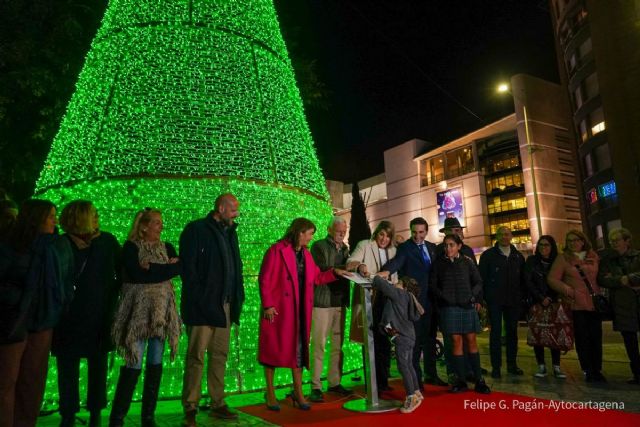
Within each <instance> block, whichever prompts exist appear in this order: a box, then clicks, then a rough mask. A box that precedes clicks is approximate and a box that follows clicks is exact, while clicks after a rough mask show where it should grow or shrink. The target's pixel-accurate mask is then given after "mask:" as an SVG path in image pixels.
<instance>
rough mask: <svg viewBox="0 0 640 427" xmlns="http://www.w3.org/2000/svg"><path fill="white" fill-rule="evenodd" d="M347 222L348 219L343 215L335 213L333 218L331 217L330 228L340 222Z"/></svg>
mask: <svg viewBox="0 0 640 427" xmlns="http://www.w3.org/2000/svg"><path fill="white" fill-rule="evenodd" d="M346 223H347V220H346V219H344V218H343V217H341V216H337V215H334V216H333V218H331V221H329V228H331V229H333V228H334V227H335V226H336V225H338V224H346Z"/></svg>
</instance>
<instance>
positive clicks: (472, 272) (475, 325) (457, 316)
mask: <svg viewBox="0 0 640 427" xmlns="http://www.w3.org/2000/svg"><path fill="white" fill-rule="evenodd" d="M443 243H444V253H445V256H441V257H438V259H437V260H436V262H435V268H434V269H433V270H432V274H431V282H430V284H429V286H430V288H431V289H432V290H433V293H434V294H435V295H436V296H437V298H438V305H439V307H440V309H439V312H440V327H441V329H442V333H443V334H447V335H449V336H450V337H451V344H452V347H453V348H452V349H451V353H452V362H453V363H452V364H453V367H454V369H455V372H456V377H457V378H456V382H455V384H453V385H452V387H451V389H450V391H451V392H452V393H460V392H463V391H466V390H467V382H466V364H465V357H464V344H466V346H467V348H468V349H469V353H468V356H469V362H470V364H471V369H472V370H473V375H474V377H475V378H476V385H475V391H476V392H477V393H482V394H488V393H490V392H491V390H490V389H489V387H488V386H487V385H486V384H485V382H484V379H483V378H482V371H481V369H480V353H479V352H478V344H477V342H476V333H478V332H480V330H481V328H480V319H479V318H478V310H479V309H480V301H482V278H481V277H480V271H478V267H476V264H475V262H473V260H472V259H470V258H469V257H467V256H465V255H463V254H461V253H460V249H461V248H462V239H461V238H460V236H458V235H456V234H449V235H447V236H446V237H445V238H444V242H443Z"/></svg>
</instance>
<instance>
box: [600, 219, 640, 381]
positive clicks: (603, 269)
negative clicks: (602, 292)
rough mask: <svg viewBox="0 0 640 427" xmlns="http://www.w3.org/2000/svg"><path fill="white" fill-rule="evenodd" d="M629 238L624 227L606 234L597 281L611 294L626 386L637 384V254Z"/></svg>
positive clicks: (639, 307)
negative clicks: (628, 373) (626, 363)
mask: <svg viewBox="0 0 640 427" xmlns="http://www.w3.org/2000/svg"><path fill="white" fill-rule="evenodd" d="M631 238H632V236H631V233H630V232H629V230H627V229H626V228H616V229H614V230H611V231H610V232H609V243H610V244H611V250H609V251H606V252H605V253H604V255H603V257H602V261H601V262H600V271H599V272H598V282H599V283H600V285H601V286H602V287H604V288H609V289H610V292H611V293H610V297H611V305H612V306H613V313H614V316H613V329H614V330H616V331H619V332H620V333H621V334H622V338H623V339H624V347H625V349H626V350H627V356H628V357H629V364H630V366H631V372H632V373H633V377H632V378H631V379H630V380H629V381H627V383H629V384H640V350H639V349H638V331H639V330H640V251H638V250H637V249H633V248H632V247H631Z"/></svg>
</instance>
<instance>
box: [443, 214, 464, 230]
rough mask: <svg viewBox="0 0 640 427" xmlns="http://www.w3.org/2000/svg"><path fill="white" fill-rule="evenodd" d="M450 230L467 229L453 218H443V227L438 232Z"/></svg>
mask: <svg viewBox="0 0 640 427" xmlns="http://www.w3.org/2000/svg"><path fill="white" fill-rule="evenodd" d="M452 228H467V227H464V226H462V225H460V221H458V218H455V217H454V218H445V219H444V227H443V228H441V229H440V232H441V233H444V232H445V231H446V230H448V229H452Z"/></svg>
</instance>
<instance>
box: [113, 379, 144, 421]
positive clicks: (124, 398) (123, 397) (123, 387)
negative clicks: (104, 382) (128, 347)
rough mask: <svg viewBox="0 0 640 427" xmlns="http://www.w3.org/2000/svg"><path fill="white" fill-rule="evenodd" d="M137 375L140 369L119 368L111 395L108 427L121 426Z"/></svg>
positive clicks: (136, 382)
mask: <svg viewBox="0 0 640 427" xmlns="http://www.w3.org/2000/svg"><path fill="white" fill-rule="evenodd" d="M139 376H140V369H133V368H127V367H126V366H122V367H121V368H120V376H119V377H118V386H117V387H116V394H115V396H114V397H113V406H112V407H111V416H110V417H109V427H121V426H122V425H123V424H124V417H126V416H127V412H129V406H131V398H132V397H133V392H134V391H135V389H136V385H137V384H138V377H139Z"/></svg>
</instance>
